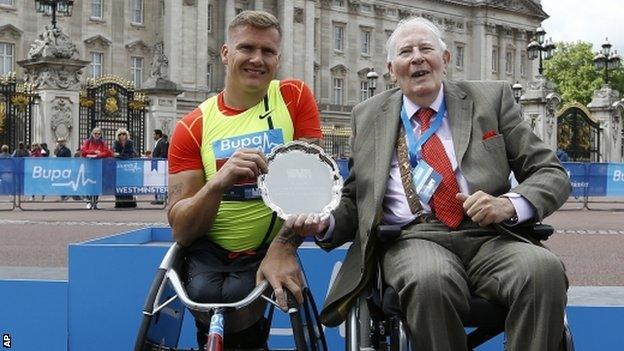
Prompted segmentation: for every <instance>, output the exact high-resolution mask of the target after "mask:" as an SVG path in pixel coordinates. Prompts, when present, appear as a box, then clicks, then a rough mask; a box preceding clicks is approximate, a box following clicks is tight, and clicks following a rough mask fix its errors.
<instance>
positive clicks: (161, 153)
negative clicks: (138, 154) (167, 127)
mask: <svg viewBox="0 0 624 351" xmlns="http://www.w3.org/2000/svg"><path fill="white" fill-rule="evenodd" d="M153 138H154V140H156V143H155V144H154V150H153V151H152V158H164V159H166V158H167V156H168V154H169V141H168V140H167V136H166V135H164V134H163V132H162V130H160V129H154V134H153ZM164 203H165V195H164V194H156V195H155V198H154V201H152V202H151V204H152V205H162V204H164Z"/></svg>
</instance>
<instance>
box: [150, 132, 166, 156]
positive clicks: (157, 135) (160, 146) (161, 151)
mask: <svg viewBox="0 0 624 351" xmlns="http://www.w3.org/2000/svg"><path fill="white" fill-rule="evenodd" d="M152 137H153V138H154V140H155V141H156V143H155V144H154V149H153V151H152V157H154V158H167V155H168V154H169V141H168V140H167V138H166V136H165V135H164V134H163V132H162V130H160V129H154V134H153V135H152Z"/></svg>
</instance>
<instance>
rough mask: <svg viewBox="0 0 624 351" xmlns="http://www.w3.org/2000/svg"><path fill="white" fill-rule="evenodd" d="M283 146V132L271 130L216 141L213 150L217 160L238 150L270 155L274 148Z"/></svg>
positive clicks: (227, 156)
mask: <svg viewBox="0 0 624 351" xmlns="http://www.w3.org/2000/svg"><path fill="white" fill-rule="evenodd" d="M282 144H284V133H282V130H281V129H270V130H264V131H261V132H256V133H251V134H244V135H238V136H235V137H231V138H226V139H220V140H217V141H214V142H213V143H212V149H213V151H214V154H215V158H216V159H225V158H229V157H230V156H232V154H234V152H236V150H238V149H259V150H262V152H263V153H264V154H268V153H269V152H271V150H272V149H273V148H274V147H276V146H279V145H282Z"/></svg>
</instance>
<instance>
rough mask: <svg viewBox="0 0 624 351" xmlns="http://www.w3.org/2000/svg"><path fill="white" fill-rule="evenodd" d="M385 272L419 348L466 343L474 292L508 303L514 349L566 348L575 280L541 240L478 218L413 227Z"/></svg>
mask: <svg viewBox="0 0 624 351" xmlns="http://www.w3.org/2000/svg"><path fill="white" fill-rule="evenodd" d="M382 272H383V279H384V281H385V282H386V284H389V285H390V286H392V287H393V288H394V289H395V290H396V291H397V292H398V294H399V301H400V305H401V310H402V311H403V312H404V315H405V317H406V322H407V326H408V328H409V333H410V340H411V343H412V349H413V350H415V351H416V350H419V351H420V350H425V351H433V350H435V351H444V350H452V351H458V350H466V334H465V332H464V327H463V325H462V321H461V316H463V315H465V314H467V313H468V309H469V301H470V296H471V292H472V293H473V294H475V295H477V296H480V297H483V298H485V299H487V300H490V301H493V302H497V303H498V304H500V305H502V306H505V307H507V308H508V309H509V315H508V316H507V320H506V323H505V332H506V336H507V350H509V351H547V350H559V349H560V348H561V344H562V340H563V318H564V309H565V306H566V302H567V295H566V291H567V287H568V280H567V277H566V275H565V269H564V267H563V263H562V262H561V261H560V260H559V258H557V257H556V256H555V255H554V254H553V253H552V252H550V251H549V250H548V249H546V248H544V247H543V246H541V245H536V244H533V243H531V242H529V241H528V240H527V241H524V240H522V239H518V238H516V237H514V236H511V235H508V234H498V233H496V232H493V230H492V229H491V228H488V229H484V228H480V227H478V226H477V225H476V224H474V223H471V222H464V223H463V224H462V226H461V227H460V228H459V229H458V230H456V231H452V232H450V231H449V229H448V227H446V226H444V225H443V224H441V223H440V222H437V221H434V222H432V223H421V224H415V225H412V226H409V227H407V228H406V229H404V230H403V232H402V233H401V237H400V238H399V239H397V241H395V242H393V243H391V244H389V245H387V246H386V247H385V249H384V253H383V257H382Z"/></svg>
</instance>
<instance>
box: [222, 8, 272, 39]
mask: <svg viewBox="0 0 624 351" xmlns="http://www.w3.org/2000/svg"><path fill="white" fill-rule="evenodd" d="M242 26H252V27H256V28H260V29H268V28H275V29H277V32H278V33H279V36H280V38H281V37H282V27H281V26H280V23H279V21H278V20H277V18H275V16H273V15H272V14H270V13H268V12H266V11H251V10H246V11H243V12H241V13H239V14H238V15H236V17H234V19H233V20H232V22H230V25H229V26H228V33H231V32H232V29H234V28H236V27H242Z"/></svg>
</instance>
